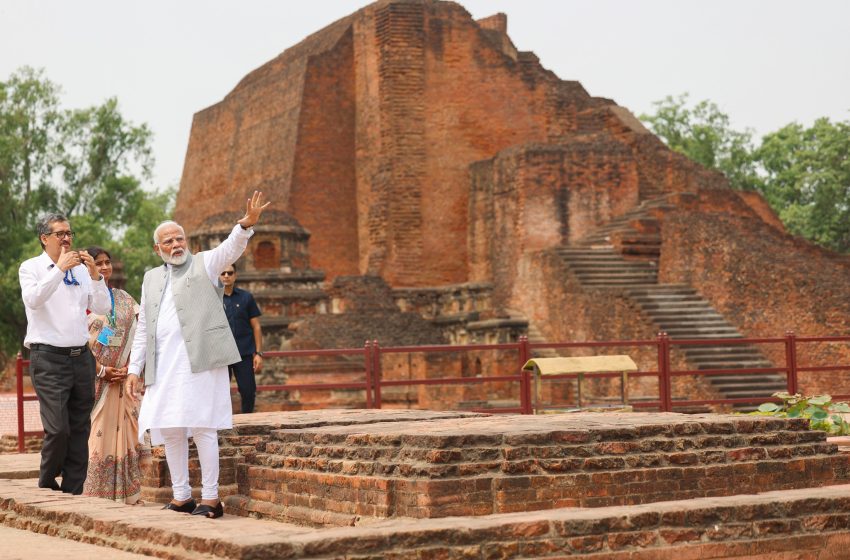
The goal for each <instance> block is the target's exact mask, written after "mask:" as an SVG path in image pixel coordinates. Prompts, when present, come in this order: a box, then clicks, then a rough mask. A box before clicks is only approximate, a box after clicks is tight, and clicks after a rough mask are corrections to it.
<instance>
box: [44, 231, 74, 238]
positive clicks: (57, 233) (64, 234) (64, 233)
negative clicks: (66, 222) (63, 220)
mask: <svg viewBox="0 0 850 560" xmlns="http://www.w3.org/2000/svg"><path fill="white" fill-rule="evenodd" d="M44 235H55V236H56V239H65V238H66V237H67V238H68V239H74V232H73V231H51V232H50V233H45V234H44Z"/></svg>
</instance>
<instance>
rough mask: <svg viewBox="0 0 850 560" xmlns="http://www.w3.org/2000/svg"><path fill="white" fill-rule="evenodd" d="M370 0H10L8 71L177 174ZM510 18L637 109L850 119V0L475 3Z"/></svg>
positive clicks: (523, 35)
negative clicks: (707, 107)
mask: <svg viewBox="0 0 850 560" xmlns="http://www.w3.org/2000/svg"><path fill="white" fill-rule="evenodd" d="M366 4H368V2H364V1H358V0H312V1H311V2H302V1H297V2H296V1H292V0H276V1H270V0H240V1H239V2H236V1H231V2H223V1H219V0H146V1H136V2H130V1H121V0H73V1H71V0H0V80H5V79H6V78H8V76H9V75H10V74H11V73H12V72H13V71H14V70H15V69H17V68H19V67H21V66H24V65H29V66H33V67H36V68H44V69H45V70H46V73H47V76H48V77H49V78H50V79H51V80H53V81H54V82H56V83H58V84H59V85H61V86H62V89H63V93H64V94H63V98H62V101H63V106H64V107H66V108H82V107H86V106H90V105H94V104H98V103H101V102H103V100H105V99H106V98H108V97H113V96H114V97H117V98H118V101H119V104H120V108H121V111H122V113H123V114H124V115H125V116H126V117H127V118H129V119H130V120H131V121H133V122H134V123H136V124H140V123H147V124H148V125H149V126H150V127H151V128H152V130H153V131H154V135H155V137H154V154H155V157H156V161H157V165H156V170H155V173H156V176H155V179H154V182H153V183H152V184H151V185H150V186H155V187H160V186H165V185H169V184H177V183H178V182H179V180H180V175H181V173H182V169H183V158H184V156H185V153H186V146H187V143H188V138H189V130H190V127H191V123H192V115H193V114H194V113H195V112H197V111H199V110H201V109H203V108H205V107H207V106H209V105H211V104H213V103H216V102H218V101H219V100H221V99H222V98H223V97H224V96H225V95H226V94H227V93H228V92H229V91H230V90H231V89H233V87H235V86H236V84H237V82H238V81H239V80H240V79H241V78H242V77H243V76H245V74H247V73H248V72H250V71H251V70H252V69H254V68H256V67H258V66H261V65H262V64H263V63H265V62H266V61H268V60H270V59H272V58H274V57H275V56H276V55H277V54H279V53H281V52H282V51H284V50H286V49H287V48H289V47H291V46H292V45H295V44H296V43H298V42H299V41H300V40H301V39H303V38H304V37H306V36H307V35H309V34H311V33H313V32H315V31H317V30H319V29H321V28H322V27H324V26H326V25H328V24H329V23H331V22H333V21H335V20H337V19H339V18H341V17H344V16H346V15H348V14H349V13H351V12H353V11H355V10H357V9H358V8H361V7H362V6H364V5H366ZM462 4H463V5H464V6H465V7H466V9H467V10H468V11H469V12H470V13H471V14H472V15H473V17H475V18H481V17H485V16H488V15H491V14H493V13H496V12H504V13H506V14H507V15H508V33H509V35H510V36H511V38H512V39H513V42H514V44H515V45H516V46H517V48H518V49H520V50H531V51H534V52H535V53H536V54H537V55H538V56H539V57H540V60H541V62H542V63H543V65H544V66H545V67H546V68H549V69H550V70H552V71H554V72H555V73H556V74H557V75H558V76H559V77H561V78H563V79H570V80H578V81H580V82H581V83H582V84H583V85H584V87H585V89H587V90H588V92H589V93H590V94H591V95H595V96H601V97H609V98H612V99H614V100H615V101H616V102H617V103H619V104H620V105H623V106H625V107H627V108H628V109H630V110H631V111H632V112H634V113H635V114H637V115H639V114H640V113H645V112H650V111H651V110H652V102H653V101H656V100H659V99H662V98H664V97H665V96H667V95H675V94H679V93H684V92H689V93H690V94H691V98H692V99H694V100H701V99H710V100H712V101H714V102H716V103H717V104H718V105H719V106H720V108H721V110H723V111H724V112H726V113H727V114H729V115H730V117H731V118H732V122H733V125H734V126H735V127H736V128H739V129H743V128H751V129H753V130H754V131H756V133H757V134H764V133H767V132H770V131H773V130H776V129H777V128H779V127H781V126H783V125H785V124H787V123H789V122H792V121H797V122H800V123H802V124H805V125H808V124H811V122H812V121H813V120H814V119H816V118H818V117H821V116H827V117H830V118H832V119H833V120H848V119H850V1H847V0H809V1H806V2H803V1H802V0H801V1H794V2H791V1H787V0H769V1H767V0H764V1H762V0H758V1H757V0H750V1H748V0H711V1H708V0H704V1H699V2H697V1H690V0H620V1H614V0H580V1H578V0H521V1H520V0H513V1H508V0H469V1H466V2H462Z"/></svg>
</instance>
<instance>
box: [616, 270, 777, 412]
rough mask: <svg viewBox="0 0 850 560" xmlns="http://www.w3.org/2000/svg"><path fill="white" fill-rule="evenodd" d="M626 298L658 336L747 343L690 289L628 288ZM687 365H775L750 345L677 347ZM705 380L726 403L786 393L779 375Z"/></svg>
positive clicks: (746, 406) (744, 407) (747, 407)
mask: <svg viewBox="0 0 850 560" xmlns="http://www.w3.org/2000/svg"><path fill="white" fill-rule="evenodd" d="M626 294H627V295H628V296H629V297H630V298H631V299H632V300H634V301H635V302H637V303H638V305H639V306H640V308H641V311H642V312H643V314H644V315H645V316H646V317H648V318H649V319H650V320H651V321H652V323H653V324H654V325H655V326H656V328H657V329H658V330H659V331H663V332H666V333H667V334H668V335H670V338H671V339H673V340H676V339H689V340H711V339H718V340H724V339H725V340H728V339H735V338H743V337H742V336H741V333H740V332H738V329H736V328H735V327H734V326H733V325H731V324H730V323H729V322H728V321H727V320H726V319H725V318H724V317H723V316H722V315H721V314H720V313H718V312H717V310H715V309H714V307H712V306H711V304H710V303H709V302H708V301H707V300H705V299H704V298H703V297H702V296H700V295H699V294H698V293H697V292H696V290H694V289H693V288H691V287H689V286H684V285H676V284H656V285H655V286H640V287H634V288H629V289H627V290H626ZM676 348H679V349H681V351H682V352H683V353H684V356H685V359H686V360H687V362H688V364H690V365H691V367H693V368H694V369H698V370H718V369H744V368H746V369H751V368H752V369H757V368H771V367H773V364H771V363H770V362H769V361H768V360H767V359H766V358H765V357H764V356H763V355H762V353H761V352H760V351H759V349H758V348H757V347H755V346H753V345H751V344H729V343H726V344H724V343H719V344H718V345H690V346H677V347H676ZM706 379H707V380H708V381H709V382H710V383H711V386H712V387H713V388H714V389H715V390H717V392H718V393H720V394H721V395H722V396H723V398H725V399H735V398H753V397H760V398H761V397H763V398H767V397H769V396H770V395H771V394H773V393H774V392H776V391H783V390H785V389H787V384H786V381H785V376H783V375H779V374H776V373H757V374H740V375H734V374H729V375H711V376H707V377H706ZM733 408H734V409H735V410H738V411H745V410H753V409H755V408H756V405H755V404H752V403H749V404H747V403H739V404H736V405H734V406H733Z"/></svg>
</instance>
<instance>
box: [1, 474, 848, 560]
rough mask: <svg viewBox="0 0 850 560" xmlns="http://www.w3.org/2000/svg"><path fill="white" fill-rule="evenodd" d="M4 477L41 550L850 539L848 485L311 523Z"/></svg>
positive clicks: (780, 549) (840, 551)
mask: <svg viewBox="0 0 850 560" xmlns="http://www.w3.org/2000/svg"><path fill="white" fill-rule="evenodd" d="M35 482H36V481H35V480H32V479H24V480H20V479H19V480H0V522H2V524H4V525H6V526H8V527H13V528H19V529H27V530H30V531H33V532H37V533H43V534H46V535H51V536H54V537H56V538H54V539H53V540H52V542H51V544H48V545H45V548H44V549H43V551H42V552H43V555H37V554H36V555H32V556H21V555H15V556H14V558H42V557H45V556H52V555H56V554H61V552H59V551H61V550H63V548H62V544H61V543H62V541H61V540H59V538H58V537H61V538H64V539H72V540H75V541H80V542H84V543H90V544H96V545H99V546H100V547H109V548H103V554H102V557H103V558H111V557H113V556H112V550H111V549H113V550H114V549H117V550H123V551H127V552H135V553H139V554H144V555H147V556H154V557H159V558H170V559H174V560H178V559H186V560H216V559H234V560H237V559H238V560H255V559H256V560H258V559H269V558H280V559H292V558H303V559H316V560H318V559H328V558H341V559H343V558H344V559H349V560H376V559H379V558H386V559H392V560H407V559H410V558H422V559H424V558H441V559H447V560H455V559H458V560H460V559H470V558H488V559H490V558H493V559H495V558H500V559H501V558H564V557H567V556H569V557H581V558H588V559H592V560H697V559H720V558H724V559H728V558H750V559H762V560H767V559H771V560H776V559H779V560H791V559H792V558H793V559H795V560H815V559H817V560H826V559H839V558H847V550H848V549H850V485H841V486H829V487H823V488H814V489H802V490H790V491H776V492H768V493H764V494H760V495H742V496H729V497H721V498H698V499H694V500H686V501H679V502H658V503H652V504H644V505H639V506H623V507H617V506H615V507H602V508H587V509H582V508H561V509H555V510H543V511H537V512H530V513H510V514H497V515H487V516H482V517H447V518H440V519H410V518H406V519H393V520H384V521H380V522H378V523H375V524H374V525H367V526H360V527H336V528H326V529H308V528H305V527H299V526H296V525H291V524H285V523H277V522H273V521H264V520H258V519H251V518H245V517H239V516H232V515H225V516H224V517H223V518H221V519H216V520H207V519H200V518H197V517H193V516H190V515H187V514H177V513H174V512H170V511H164V510H161V509H159V507H158V506H153V505H151V506H145V507H134V506H125V505H120V504H113V503H111V502H109V501H106V500H101V499H97V498H84V497H79V496H68V495H65V494H60V493H57V492H52V491H49V490H40V489H37V488H35Z"/></svg>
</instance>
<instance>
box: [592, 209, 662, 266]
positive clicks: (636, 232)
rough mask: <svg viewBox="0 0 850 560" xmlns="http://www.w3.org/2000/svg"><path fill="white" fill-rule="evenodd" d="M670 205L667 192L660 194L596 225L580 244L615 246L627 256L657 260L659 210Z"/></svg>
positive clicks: (659, 226) (659, 230) (659, 238)
mask: <svg viewBox="0 0 850 560" xmlns="http://www.w3.org/2000/svg"><path fill="white" fill-rule="evenodd" d="M668 208H673V205H672V204H671V202H670V196H660V197H658V198H654V199H652V200H647V201H645V202H642V203H641V204H640V205H639V206H637V207H636V208H634V209H633V210H630V211H628V212H626V213H625V214H623V215H621V216H618V217H616V218H614V219H613V220H611V221H610V222H608V223H607V224H605V225H603V226H601V227H599V228H597V229H595V230H594V231H593V232H591V233H590V234H589V235H588V236H587V237H585V238H584V239H583V240H582V241H581V243H580V245H581V246H585V247H612V246H614V247H616V248H617V249H618V250H619V253H620V254H621V255H622V256H623V257H625V258H627V259H642V260H646V261H650V262H657V260H658V257H659V255H660V254H661V225H660V220H659V217H660V214H661V213H662V212H663V211H664V210H665V209H668Z"/></svg>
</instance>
